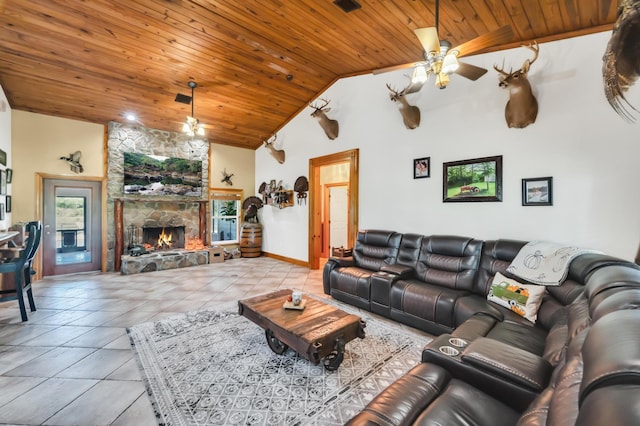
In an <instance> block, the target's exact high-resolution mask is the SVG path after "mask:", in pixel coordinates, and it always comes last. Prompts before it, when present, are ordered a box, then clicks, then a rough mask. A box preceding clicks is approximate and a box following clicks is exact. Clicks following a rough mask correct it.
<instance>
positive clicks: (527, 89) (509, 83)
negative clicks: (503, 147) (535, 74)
mask: <svg viewBox="0 0 640 426" xmlns="http://www.w3.org/2000/svg"><path fill="white" fill-rule="evenodd" d="M523 47H526V48H527V49H530V50H532V51H533V59H527V60H526V61H524V64H522V68H520V69H519V70H516V71H511V70H510V72H505V71H504V70H503V69H502V68H498V66H497V65H494V66H493V68H494V69H495V70H496V71H498V73H500V83H499V86H500V87H503V88H505V89H507V90H509V102H507V106H506V107H505V110H504V116H505V118H506V120H507V125H508V126H509V127H515V128H518V129H522V128H524V127H527V126H528V125H529V124H531V123H534V122H535V121H536V117H537V116H538V101H537V100H536V97H535V96H533V92H532V91H531V84H529V80H528V79H527V73H528V72H529V68H530V67H531V64H533V63H534V62H535V61H536V59H538V52H539V51H540V48H539V47H538V43H535V42H534V43H533V44H530V45H528V46H523ZM503 66H504V65H503Z"/></svg>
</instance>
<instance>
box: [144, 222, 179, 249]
mask: <svg viewBox="0 0 640 426" xmlns="http://www.w3.org/2000/svg"><path fill="white" fill-rule="evenodd" d="M184 229H185V227H184V226H143V227H142V244H144V245H147V244H148V246H147V247H149V248H150V249H152V250H169V249H183V248H184V240H185V236H184Z"/></svg>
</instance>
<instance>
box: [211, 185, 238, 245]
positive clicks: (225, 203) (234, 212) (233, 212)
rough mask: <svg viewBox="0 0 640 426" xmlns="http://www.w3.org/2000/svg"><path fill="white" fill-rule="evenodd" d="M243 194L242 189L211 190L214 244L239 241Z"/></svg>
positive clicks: (212, 240)
mask: <svg viewBox="0 0 640 426" xmlns="http://www.w3.org/2000/svg"><path fill="white" fill-rule="evenodd" d="M242 195H243V191H242V190H235V189H212V190H210V191H209V200H210V203H211V244H212V245H218V244H233V243H236V244H237V243H238V241H239V237H238V235H239V234H240V221H241V220H242Z"/></svg>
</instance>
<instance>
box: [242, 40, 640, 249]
mask: <svg viewBox="0 0 640 426" xmlns="http://www.w3.org/2000/svg"><path fill="white" fill-rule="evenodd" d="M609 37H610V33H609V32H606V33H599V34H594V35H589V36H584V37H579V38H573V39H568V40H562V41H558V42H553V43H546V44H542V45H541V47H540V56H539V58H538V60H537V61H536V63H535V64H533V66H532V69H531V71H530V75H529V79H530V81H531V82H532V84H533V85H534V91H535V92H536V94H537V98H538V102H539V106H540V112H539V114H538V119H537V121H536V123H534V124H532V125H530V126H529V127H527V128H525V129H509V128H507V125H506V123H505V120H504V106H505V104H506V102H507V99H508V94H507V92H506V91H503V90H502V89H500V88H499V87H498V78H497V73H496V72H495V71H494V70H493V69H492V67H493V65H494V64H502V62H503V58H504V59H505V68H506V69H508V68H510V67H513V68H519V67H520V66H521V65H522V63H523V61H524V59H526V58H528V57H530V56H531V52H530V51H528V50H526V49H524V48H518V49H513V50H509V51H501V52H495V53H490V54H485V55H478V56H474V57H469V58H464V59H463V61H465V62H469V63H472V64H475V65H479V66H482V67H485V68H487V69H489V72H488V73H487V74H486V75H485V76H484V77H482V78H481V79H479V80H478V81H476V82H471V81H469V80H466V79H464V78H461V77H460V76H453V77H452V81H451V83H450V85H449V87H448V88H447V89H445V90H438V89H436V88H435V87H433V84H432V82H433V77H432V80H430V81H429V82H428V83H427V85H426V86H425V87H424V88H423V89H422V90H421V92H419V93H417V94H414V95H410V96H409V102H410V103H412V104H415V105H417V106H419V107H420V109H421V111H422V122H421V124H420V127H419V128H418V129H415V130H407V129H406V128H405V127H404V125H403V123H402V119H401V116H400V113H399V112H398V111H397V107H396V106H395V105H394V104H393V103H392V102H391V101H390V100H389V96H388V91H387V89H386V87H385V83H390V84H391V85H392V86H393V85H395V86H396V87H398V88H400V87H402V86H403V85H404V84H406V83H407V82H408V79H407V78H406V77H405V76H404V74H407V72H403V71H400V72H395V73H387V74H382V75H376V76H374V75H365V76H359V77H351V78H346V79H342V80H340V81H338V82H336V83H335V84H334V85H333V86H332V87H330V88H329V89H328V90H327V91H326V93H325V94H324V96H327V97H328V98H330V99H331V104H330V106H331V107H332V111H331V112H330V113H329V116H330V117H331V118H336V119H338V121H339V122H340V135H339V137H338V138H337V139H336V140H334V141H330V140H329V139H327V137H326V136H325V135H324V132H323V131H322V129H321V128H320V126H319V125H318V123H317V122H316V120H314V119H312V118H311V117H309V114H310V112H311V109H310V108H309V109H307V110H306V111H304V112H303V113H302V114H300V115H298V116H297V117H295V118H294V119H293V120H292V121H291V122H290V123H289V124H288V125H287V126H286V127H285V128H284V129H282V130H281V131H280V132H279V134H278V144H277V145H278V146H277V148H283V149H285V151H286V162H285V164H283V165H279V164H278V163H277V162H276V161H275V160H274V159H273V158H272V157H271V156H270V155H269V153H268V152H267V150H266V149H264V148H259V149H258V150H257V151H256V161H255V163H256V191H257V187H258V186H259V185H260V183H261V182H263V181H266V182H269V180H271V179H276V180H280V179H282V180H283V181H284V182H285V183H286V184H287V186H286V188H287V189H291V187H292V185H293V182H294V181H295V179H296V178H297V177H298V176H300V175H304V176H307V174H308V168H309V166H308V165H309V159H310V158H314V157H318V156H323V155H327V154H331V153H335V152H340V151H345V150H348V149H353V148H359V149H360V205H359V209H360V218H359V227H360V228H361V229H367V228H368V229H374V228H376V229H392V230H397V231H400V232H414V233H421V234H455V235H465V236H472V237H476V238H480V239H495V238H513V239H522V240H532V239H543V240H551V241H557V242H564V243H571V244H575V245H578V246H582V247H588V248H594V249H598V250H602V251H604V252H606V253H608V254H611V255H615V256H619V257H623V258H625V259H629V260H630V259H633V258H634V256H635V254H636V252H637V250H638V244H639V242H640V195H639V193H640V192H639V190H638V181H639V179H638V178H639V177H640V171H639V170H640V168H638V165H637V161H638V158H639V157H640V140H638V139H639V138H638V129H639V127H638V125H633V124H629V123H627V122H625V121H624V120H622V119H621V118H620V117H619V116H618V115H616V114H615V112H614V111H613V109H612V108H611V107H610V106H609V104H608V103H607V101H606V99H605V97H604V94H603V83H602V75H601V67H602V59H601V58H602V54H603V52H604V50H605V47H606V44H607V41H608V40H609ZM635 89H637V88H633V89H632V91H631V92H630V93H629V96H628V99H629V100H630V101H631V103H632V104H635V106H636V107H640V94H639V93H640V91H638V90H635ZM494 155H502V156H503V201H502V202H489V203H443V202H442V183H443V182H442V163H443V162H448V161H456V160H465V159H472V158H478V157H485V156H494ZM421 157H431V168H432V169H431V177H430V178H427V179H416V180H414V179H413V169H412V161H413V159H414V158H421ZM544 176H553V192H554V195H553V198H554V205H553V206H551V207H539V206H538V207H523V206H522V205H521V179H522V178H531V177H544ZM247 195H249V194H247ZM261 220H262V223H263V237H264V238H263V250H264V251H266V252H269V253H273V254H278V255H281V256H285V257H290V258H293V259H299V260H302V261H306V260H307V257H308V256H307V250H308V249H307V242H308V206H305V205H304V204H303V205H302V206H298V205H297V204H296V205H295V206H294V207H292V208H286V209H283V210H278V209H273V208H271V207H269V206H265V207H264V208H263V209H262V212H261Z"/></svg>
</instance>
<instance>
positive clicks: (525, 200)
mask: <svg viewBox="0 0 640 426" xmlns="http://www.w3.org/2000/svg"><path fill="white" fill-rule="evenodd" d="M522 205H523V206H552V205H553V178H552V177H540V178H529V179H522Z"/></svg>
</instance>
